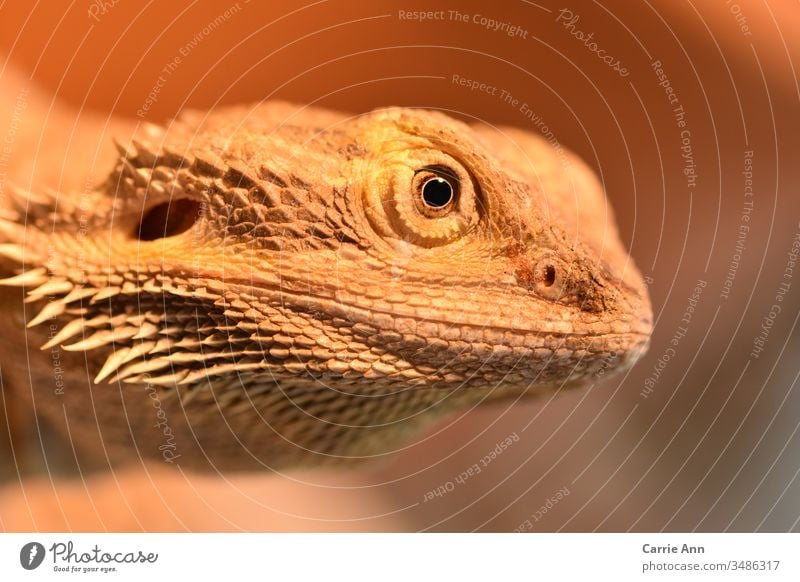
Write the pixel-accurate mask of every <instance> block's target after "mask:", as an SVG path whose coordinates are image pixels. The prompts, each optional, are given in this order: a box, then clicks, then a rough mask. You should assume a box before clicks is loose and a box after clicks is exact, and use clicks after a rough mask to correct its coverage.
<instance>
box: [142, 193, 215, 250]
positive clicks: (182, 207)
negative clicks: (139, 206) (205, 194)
mask: <svg viewBox="0 0 800 582" xmlns="http://www.w3.org/2000/svg"><path fill="white" fill-rule="evenodd" d="M200 211H201V204H200V202H198V201H197V200H192V199H190V198H180V199H178V200H168V201H166V202H162V203H160V204H156V205H155V206H153V207H152V208H149V209H148V210H146V211H145V212H144V214H143V215H142V220H141V221H140V222H139V224H138V225H137V227H136V230H135V231H134V233H133V235H134V236H135V237H136V238H138V239H139V240H143V241H152V240H158V239H160V238H167V237H170V236H176V235H179V234H181V233H182V232H186V231H187V230H189V229H190V228H191V227H192V226H194V224H195V223H196V222H197V220H198V219H199V218H200Z"/></svg>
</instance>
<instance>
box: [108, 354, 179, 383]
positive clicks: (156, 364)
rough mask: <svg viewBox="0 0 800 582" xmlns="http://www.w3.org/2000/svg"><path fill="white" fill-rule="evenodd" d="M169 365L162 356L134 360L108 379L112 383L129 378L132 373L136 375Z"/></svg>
mask: <svg viewBox="0 0 800 582" xmlns="http://www.w3.org/2000/svg"><path fill="white" fill-rule="evenodd" d="M169 365H170V363H169V360H166V359H164V358H154V359H152V360H146V361H143V362H136V363H135V364H131V365H130V366H126V367H125V368H123V369H122V370H121V371H120V372H119V373H118V374H117V375H116V376H114V377H113V378H111V379H110V380H109V383H111V384H114V383H116V382H118V381H120V380H124V379H125V378H129V377H131V376H134V375H137V376H138V375H141V374H146V373H148V372H155V371H156V370H161V369H162V368H165V367H166V366H169Z"/></svg>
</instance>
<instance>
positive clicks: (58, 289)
mask: <svg viewBox="0 0 800 582" xmlns="http://www.w3.org/2000/svg"><path fill="white" fill-rule="evenodd" d="M74 287H75V285H74V284H73V283H72V282H71V281H68V280H67V279H56V278H52V279H50V280H49V281H47V282H46V283H44V284H43V285H39V286H38V287H37V288H36V289H33V290H31V291H29V292H28V295H29V296H31V297H34V298H36V299H40V298H42V297H44V296H46V295H64V294H65V293H69V292H70V291H72V289H73V288H74Z"/></svg>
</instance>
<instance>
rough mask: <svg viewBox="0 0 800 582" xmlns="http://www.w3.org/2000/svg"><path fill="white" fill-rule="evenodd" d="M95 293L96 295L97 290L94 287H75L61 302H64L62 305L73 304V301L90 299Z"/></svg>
mask: <svg viewBox="0 0 800 582" xmlns="http://www.w3.org/2000/svg"><path fill="white" fill-rule="evenodd" d="M95 293H97V289H95V288H94V287H75V288H74V289H73V290H72V291H70V292H69V293H68V294H67V295H66V296H65V297H64V299H63V300H62V301H64V303H74V302H75V301H80V300H81V299H86V298H87V297H92V296H94V294H95Z"/></svg>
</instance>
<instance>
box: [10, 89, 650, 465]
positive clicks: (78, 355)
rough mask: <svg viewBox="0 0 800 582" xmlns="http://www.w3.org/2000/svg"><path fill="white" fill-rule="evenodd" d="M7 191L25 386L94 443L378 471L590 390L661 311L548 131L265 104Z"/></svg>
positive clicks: (170, 455) (199, 116)
mask: <svg viewBox="0 0 800 582" xmlns="http://www.w3.org/2000/svg"><path fill="white" fill-rule="evenodd" d="M117 147H118V155H117V157H116V162H115V164H114V167H113V170H112V171H111V173H110V174H109V175H108V176H107V177H106V178H105V179H104V180H103V181H102V182H101V183H100V184H97V185H95V186H93V187H91V188H88V189H84V190H82V191H81V190H79V189H64V190H60V191H44V190H42V191H36V190H34V191H28V190H27V189H24V188H21V187H14V186H12V185H11V184H6V188H5V197H4V198H3V204H2V206H0V209H1V210H0V243H2V244H0V257H1V258H0V269H2V270H3V271H4V272H5V273H6V278H5V279H4V280H3V281H2V286H3V288H4V292H3V293H4V295H3V297H4V300H3V304H2V305H3V308H2V316H1V317H0V331H2V334H3V337H4V341H3V342H2V346H1V347H0V363H1V364H2V373H3V378H4V380H5V384H4V390H5V391H6V392H7V393H16V394H20V395H22V396H23V397H26V398H28V399H31V400H32V401H33V404H34V406H35V410H36V411H37V414H38V415H39V417H40V418H45V419H49V421H50V422H52V423H54V424H55V425H56V426H58V427H60V430H62V431H64V435H65V436H64V438H65V439H66V438H69V439H71V440H72V441H73V442H74V443H76V444H77V446H79V447H81V446H82V447H89V448H91V447H94V450H101V451H103V452H104V454H105V455H106V456H108V457H109V458H111V459H114V458H121V459H131V458H134V459H136V458H138V457H139V456H141V457H144V458H156V459H158V458H161V457H163V458H164V459H165V460H167V461H169V462H171V463H176V464H180V465H181V466H188V467H206V468H208V467H213V468H217V469H221V470H238V469H253V468H270V469H283V468H287V467H294V466H298V465H318V464H323V463H325V462H327V461H332V460H337V459H338V460H341V459H363V458H370V457H377V456H380V455H383V454H386V453H388V452H391V451H393V450H397V449H398V448H400V447H402V446H403V445H404V443H406V442H407V440H408V439H409V438H410V436H411V435H413V434H414V433H415V431H419V430H420V429H421V427H424V426H426V425H428V424H429V423H430V422H432V421H434V420H435V419H437V418H439V417H441V416H442V415H444V414H447V413H450V412H453V411H456V410H461V409H465V408H468V407H472V406H475V405H479V404H482V403H486V402H493V401H497V400H498V399H510V398H520V397H528V396H532V395H537V394H542V393H546V392H548V391H552V390H558V389H562V388H565V387H569V386H581V385H585V384H587V383H588V382H591V381H592V380H593V379H594V378H596V376H597V375H598V372H599V371H600V370H602V371H604V372H607V371H611V370H615V371H617V372H619V371H623V370H626V369H627V368H629V367H630V366H631V365H632V364H633V363H634V362H635V360H636V359H637V357H639V356H640V355H641V354H642V353H643V351H644V350H645V349H646V347H647V344H648V338H649V335H650V333H651V320H652V316H651V308H650V303H649V299H648V295H647V290H646V288H645V286H644V284H643V281H642V277H641V275H640V274H639V272H638V271H637V269H636V267H635V266H634V264H633V261H632V260H631V258H630V256H629V255H628V253H627V252H626V250H625V248H624V246H623V244H622V243H621V241H620V239H619V236H618V234H617V231H616V227H615V223H614V218H613V213H612V211H611V209H610V208H609V205H608V202H607V200H606V197H605V195H604V192H603V188H602V186H601V184H600V183H599V182H598V180H597V178H596V177H595V176H594V174H593V173H592V171H591V170H590V169H589V168H588V166H587V165H585V164H584V163H583V162H582V161H581V160H580V159H578V158H577V157H576V156H575V155H574V154H572V153H570V152H568V151H567V150H566V149H564V148H562V147H561V146H559V145H557V144H556V145H553V144H551V143H549V142H547V141H546V140H544V139H543V138H541V137H538V136H536V135H534V134H533V133H531V132H528V131H524V130H521V129H515V128H510V127H500V128H497V127H493V126H490V125H488V124H482V123H473V124H467V123H464V122H461V121H458V120H456V119H454V118H452V117H450V116H448V115H445V114H443V113H441V112H436V111H429V110H418V109H406V108H385V109H379V110H375V111H372V112H370V113H366V114H363V115H355V116H350V115H345V114H340V113H335V112H332V111H328V110H324V109H320V108H314V107H306V106H295V105H291V104H287V103H282V102H268V103H262V104H258V105H254V106H248V107H244V106H235V107H223V108H218V109H215V110H213V111H210V112H199V111H189V112H185V113H183V114H181V115H180V116H179V117H178V118H177V119H175V120H174V121H173V122H172V123H170V124H168V125H165V126H156V125H148V126H147V128H146V131H145V132H144V136H143V137H142V136H140V137H139V138H138V139H137V140H135V141H132V142H120V143H117Z"/></svg>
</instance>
